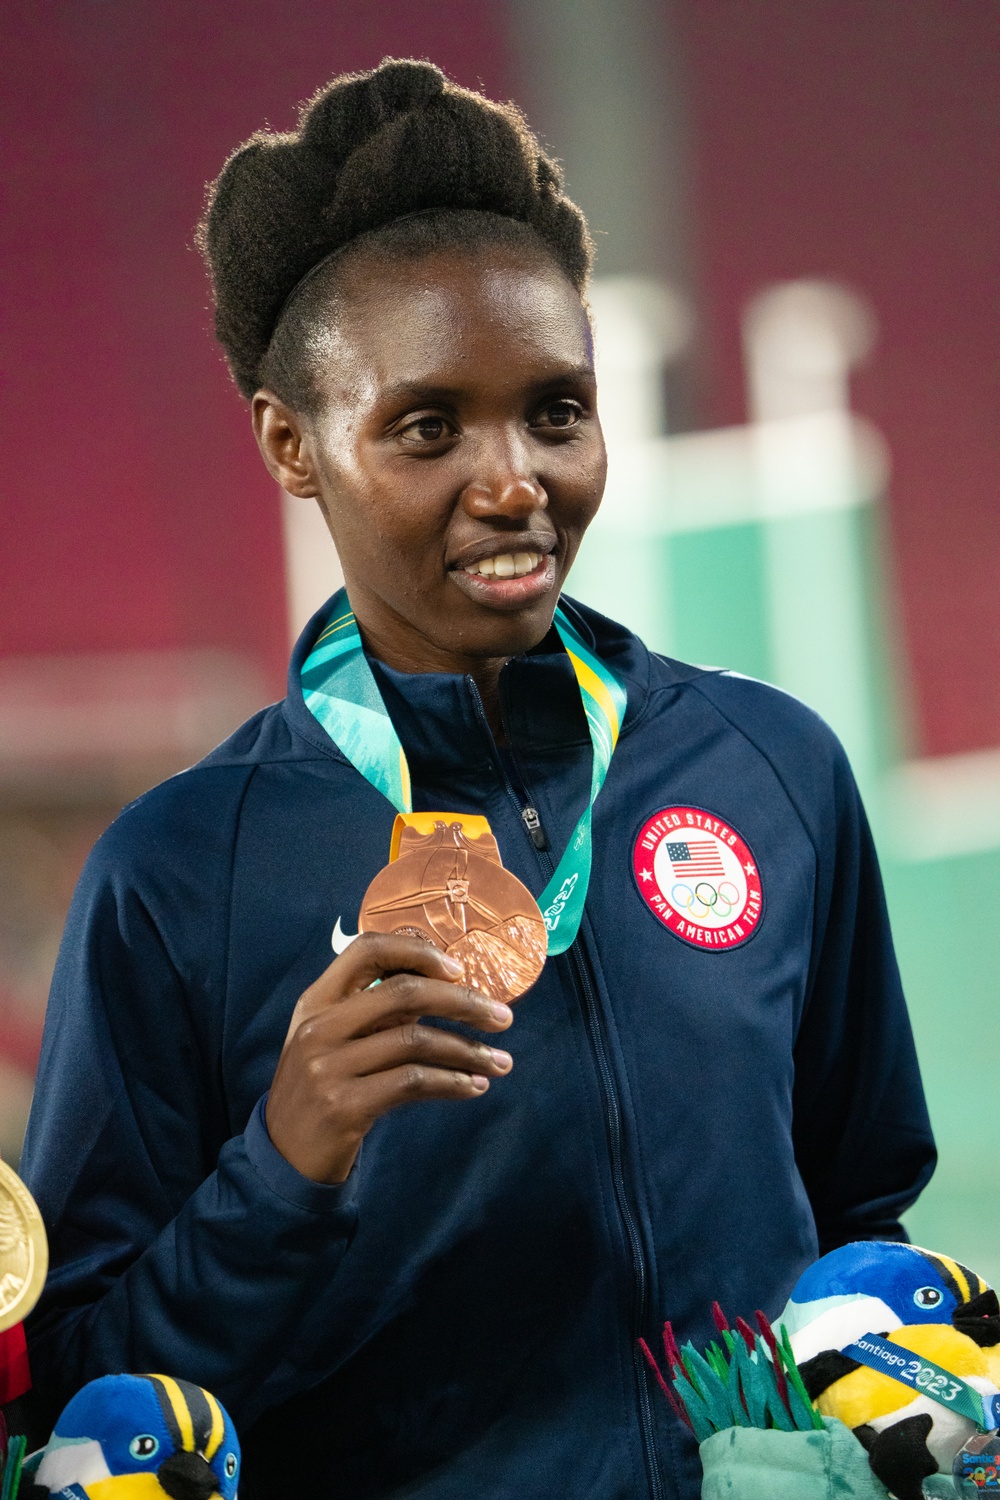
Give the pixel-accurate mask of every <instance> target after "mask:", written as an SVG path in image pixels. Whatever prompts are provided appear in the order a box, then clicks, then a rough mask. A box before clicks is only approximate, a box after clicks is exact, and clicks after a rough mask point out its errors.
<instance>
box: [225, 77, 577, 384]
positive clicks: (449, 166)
mask: <svg viewBox="0 0 1000 1500" xmlns="http://www.w3.org/2000/svg"><path fill="white" fill-rule="evenodd" d="M351 242H358V247H359V248H362V247H365V248H370V249H372V250H377V251H380V252H381V253H383V254H388V255H391V256H398V257H403V256H413V255H421V254H425V253H427V252H428V251H431V250H434V249H438V248H441V247H444V246H454V245H459V246H468V247H469V248H470V249H475V248H479V247H482V246H486V245H496V244H498V243H499V244H502V245H509V246H512V247H513V246H517V245H522V244H526V243H530V244H533V245H534V246H535V247H536V248H540V249H544V250H545V251H547V252H548V253H549V254H550V255H551V256H552V258H553V259H554V260H555V262H556V264H557V265H559V266H560V267H561V269H562V270H563V271H564V272H565V274H566V275H567V277H568V278H569V280H570V281H571V282H572V283H573V285H574V287H576V289H577V290H578V291H580V292H582V291H583V289H584V287H585V285H586V281H587V277H588V275H589V272H590V265H591V259H592V254H593V248H592V245H591V241H590V236H589V234H588V232H587V225H586V222H585V220H584V217H583V214H582V213H581V212H580V210H579V209H578V208H577V207H576V205H575V204H574V203H572V202H571V201H570V200H569V199H568V198H567V197H566V196H565V194H564V193H563V191H562V176H561V173H560V171H559V168H558V166H557V165H556V163H555V162H554V161H552V160H551V159H550V158H549V157H548V156H546V155H545V153H544V152H543V151H542V149H541V147H540V146H539V144H538V141H537V140H536V139H535V137H534V136H533V135H532V133H531V131H530V130H529V128H528V126H527V124H526V122H525V120H524V118H523V116H522V115H521V114H520V112H519V111H518V110H517V109H516V108H515V107H514V106H513V105H511V104H495V103H493V102H492V101H491V100H489V99H485V98H484V97H483V96H482V95H481V94H476V93H473V92H471V91H470V90H469V89H463V88H459V87H458V86H457V85H456V84H453V83H451V82H450V81H449V80H448V79H446V78H445V76H444V74H443V73H442V72H441V71H440V69H438V68H436V67H434V66H433V65H432V64H431V63H427V62H414V61H408V60H402V61H396V60H393V59H387V60H386V61H385V62H383V63H382V65H381V66H380V67H378V68H376V69H374V71H372V72H370V73H354V74H344V75H343V76H341V77H340V78H335V79H334V80H333V82H332V83H330V84H328V85H327V86H326V88H324V89H321V90H320V92H319V93H318V94H316V95H315V97H314V98H313V99H311V100H310V101H309V103H308V104H306V105H305V106H303V109H302V112H301V114H300V116H299V127H298V130H296V131H293V132H291V133H288V134H284V135H278V134H273V133H270V132H267V131H258V133H257V134H256V135H254V136H251V138H250V140H249V141H247V142H246V143H245V145H243V146H240V147H239V149H238V150H237V151H235V152H234V153H233V155H232V156H231V157H230V158H229V160H228V161H227V162H226V165H225V167H224V168H223V170H222V173H221V175H220V176H219V178H218V180H217V181H216V182H215V183H214V184H213V185H212V187H211V188H210V190H209V198H208V207H207V210H206V212H205V216H204V218H203V220H202V222H201V225H200V226H199V230H198V244H199V246H200V248H201V250H202V253H203V254H204V256H205V258H206V260H207V261H208V265H209V269H210V272H211V276H212V282H213V288H214V293H215V308H216V311H215V330H216V333H217V335H218V338H219V341H220V343H221V344H222V347H223V348H224V350H225V351H226V357H227V359H228V360H229V365H230V368H231V369H232V372H233V375H234V377H235V380H236V384H237V385H238V386H239V388H240V390H241V391H242V392H243V394H244V396H247V397H250V396H252V395H253V393H254V391H256V390H258V389H259V388H260V387H261V386H262V385H264V384H269V385H271V386H272V388H274V389H276V391H277V394H278V395H280V396H282V398H283V399H285V400H287V401H289V402H290V403H291V404H293V405H295V406H298V407H300V408H304V407H308V406H309V405H310V404H311V402H312V399H313V396H314V389H313V382H312V377H311V372H310V370H309V358H308V347H309V336H310V333H311V332H313V331H314V329H315V327H316V319H317V316H318V315H319V314H321V313H322V312H323V310H324V308H326V307H327V306H328V302H329V296H330V292H331V285H332V276H333V275H334V274H335V269H336V267H337V265H338V264H339V263H340V257H337V258H336V260H334V261H331V262H326V264H323V265H321V264H320V263H321V262H325V261H326V257H328V256H330V255H331V253H332V252H333V251H336V250H339V249H340V248H341V247H342V246H345V245H348V244H349V243H351ZM314 267H317V268H318V270H317V272H316V274H315V275H313V276H312V277H310V278H308V279H307V280H306V282H305V283H304V284H303V285H302V286H301V287H300V286H299V283H300V282H301V281H302V278H303V277H305V276H307V273H308V272H309V271H310V270H312V269H313V268H314ZM328 272H329V274H328ZM293 290H294V291H295V295H294V296H293V297H291V301H289V297H290V294H291V293H292V292H293ZM276 329H278V330H279V331H278V336H277V337H276Z"/></svg>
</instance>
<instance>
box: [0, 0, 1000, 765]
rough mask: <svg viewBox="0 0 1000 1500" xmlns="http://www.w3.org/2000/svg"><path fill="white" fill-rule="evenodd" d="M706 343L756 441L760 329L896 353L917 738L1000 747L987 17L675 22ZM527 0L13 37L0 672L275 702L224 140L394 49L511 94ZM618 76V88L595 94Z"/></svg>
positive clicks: (126, 19)
mask: <svg viewBox="0 0 1000 1500" xmlns="http://www.w3.org/2000/svg"><path fill="white" fill-rule="evenodd" d="M674 19H675V23H676V26H677V28H678V30H679V33H680V40H681V44H682V53H683V54H684V57H685V58H686V62H687V75H688V90H689V104H690V112H691V117H692V158H693V174H694V195H693V201H694V208H695V217H696V222H695V225H694V229H695V235H696V242H697V247H698V251H697V268H698V273H699V276H700V279H701V285H702V289H703V293H704V312H705V314H706V318H707V324H708V335H709V337H708V351H707V356H706V357H707V365H706V383H705V403H706V405H705V411H704V413H703V415H704V418H705V420H706V421H707V422H709V423H712V424H714V423H725V422H732V421H738V420H742V418H743V415H744V410H743V396H742V373H741V364H740V357H739V346H738V328H739V313H740V310H741V308H742V306H743V304H744V302H745V301H746V299H747V298H748V297H749V296H750V295H751V294H752V293H753V292H754V291H756V290H757V289H759V288H760V287H761V286H762V285H765V284H767V283H769V282H773V281H776V280H781V279H785V278H788V277H797V276H803V275H826V276H833V277H836V278H839V279H842V280H844V281H846V282H847V283H849V284H850V285H852V286H854V287H856V288H857V289H859V290H860V291H862V292H863V293H865V294H866V295H867V296H868V297H869V298H870V300H871V301H872V303H873V304H874V306H875V309H876V311H877V313H878V316H879V319H880V322H881V327H882V336H881V341H880V343H879V346H878V348H877V350H876V353H875V356H874V359H873V361H872V363H871V365H870V368H869V369H868V370H867V371H865V372H863V373H862V374H861V375H860V376H859V378H858V380H857V384H856V404H857V406H858V407H859V409H860V410H862V411H864V412H865V413H866V414H867V415H869V416H870V417H872V418H873V420H874V421H875V422H876V423H878V425H879V426H880V427H881V428H882V429H883V431H884V432H885V433H886V434H887V436H888V438H889V442H890V445H891V449H892V454H893V459H894V466H895V467H894V477H893V485H892V515H891V521H892V531H893V536H894V542H895V549H896V554H897V564H898V571H899V575H900V578H901V583H902V593H903V604H904V616H905V627H906V642H907V646H908V651H909V656H910V661H911V665H912V667H913V671H914V678H915V688H916V700H917V706H918V711H919V728H920V733H921V748H922V749H923V750H924V751H925V752H936V753H943V752H948V751H957V750H963V749H971V748H974V747H976V746H980V745H991V744H998V743H1000V673H998V670H997V663H998V658H1000V589H998V588H997V577H996V574H997V569H996V559H997V555H998V550H1000V539H998V538H1000V510H998V503H997V502H998V496H997V488H998V478H1000V438H998V435H997V405H998V403H997V395H998V390H997V385H998V379H997V375H998V368H1000V316H998V311H997V304H996V280H997V276H996V273H997V236H996V216H995V204H996V200H997V183H998V181H1000V170H998V169H1000V137H998V132H997V130H996V126H995V112H996V94H997V90H996V80H997V60H998V55H1000V7H998V6H997V5H996V4H995V3H993V0H806V3H803V0H766V3H762V0H676V3H675V5H674ZM508 24H509V23H508V20H507V17H506V15H505V13H504V10H503V7H502V6H497V5H487V4H485V3H482V0H438V3H437V4H436V5H434V6H423V5H419V4H418V3H417V0H396V3H394V4H392V5H389V4H387V3H377V4H376V3H371V4H368V5H364V6H360V5H356V4H349V3H347V0H322V3H321V0H215V3H214V4H212V5H210V6H206V5H204V4H200V3H196V0H59V3H56V0H36V3H34V4H30V5H25V6H17V7H13V8H11V9H10V10H9V11H8V12H7V14H6V15H5V21H4V32H5V38H4V39H5V43H6V48H5V63H6V66H5V88H4V91H3V101H2V106H0V109H2V115H0V118H2V121H3V128H4V140H5V148H4V152H3V153H2V157H0V173H2V179H3V190H4V205H3V218H2V228H0V245H2V252H3V255H4V259H5V280H6V287H7V292H6V295H5V298H4V303H3V310H2V326H0V350H2V354H0V360H2V366H0V377H2V381H3V391H2V401H0V424H2V426H0V433H2V442H3V453H4V458H5V463H4V474H3V494H2V500H0V526H2V543H0V652H3V653H5V654H8V655H16V654H24V653H33V652H71V651H76V650H104V649H113V648H116V647H129V648H143V647H150V648H151V647H161V646H180V647H184V646H201V645H213V646H230V647H237V648H242V649H243V650H245V651H247V652H248V653H249V654H250V655H251V656H253V657H254V658H255V659H256V660H257V662H258V663H259V664H260V665H261V666H262V667H263V669H264V672H265V675H266V680H267V682H268V684H269V688H270V690H271V691H272V692H273V693H275V694H277V693H279V692H280V691H281V684H282V681H283V674H284V666H285V615H284V599H283V587H282V564H281V551H280V534H279V513H278V507H277V505H276V503H275V496H274V493H273V487H272V486H271V484H270V481H269V480H268V479H267V478H266V476H265V474H264V471H263V469H262V467H261V466H260V463H259V460H258V458H257V455H256V452H255V450H254V447H253V444H252V440H251V438H250V435H249V429H248V425H247V418H246V413H245V410H244V408H243V405H242V403H241V402H240V400H239V399H238V397H237V396H236V393H235V390H234V389H233V388H232V386H231V385H230V384H229V382H228V378H227V376H226V374H225V371H224V369H223V366H222V363H221V358H220V356H219V355H218V354H217V352H216V350H215V346H214V344H213V341H212V338H211V334H210V318H209V311H208V295H207V288H206V283H205V279H204V275H203V272H202V268H201V265H200V262H199V259H198V257H197V255H196V253H195V252H194V250H193V249H192V248H191V234H192V229H193V225H194V223H195V221H196V219H197V217H198V214H199V212H200V208H201V198H202V185H203V183H204V182H205V181H206V180H207V179H208V178H209V177H211V176H213V175H214V174H215V173H216V172H217V171H218V169H219V166H220V165H221V163H222V161H223V159H224V157H225V155H226V154H227V152H228V151H229V150H230V149H231V148H232V146H233V145H235V144H236V143H237V142H238V141H239V140H241V139H242V138H243V137H244V136H246V135H247V134H248V133H249V132H250V131H251V130H253V129H254V128H256V127H257V126H259V125H260V124H261V123H262V122H264V121H267V122H268V123H270V124H272V125H274V126H275V127H278V128H284V127H286V126H287V125H289V124H291V123H292V121H293V119H294V109H293V105H294V103H295V101H297V100H300V99H302V98H304V97H305V96H307V95H308V94H309V93H310V92H311V91H312V90H313V89H314V88H316V87H317V86H318V85H319V84H320V83H321V82H323V81H324V80H325V79H326V78H328V77H329V76H330V75H331V74H332V73H333V72H334V71H336V70H338V69H344V68H360V67H369V66H371V65H373V64H374V63H376V62H378V60H379V59H380V58H381V56H382V55H383V54H384V53H387V52H393V53H396V54H408V53H412V54H416V55H424V56H430V57H432V58H433V59H434V60H436V61H437V62H439V63H440V64H441V65H442V66H443V67H445V68H446V69H447V70H448V71H449V72H451V73H452V74H453V75H454V76H455V77H456V78H458V79H459V80H460V81H462V82H465V83H470V84H478V83H481V84H482V85H483V86H484V87H485V88H486V90H487V91H489V92H493V93H496V94H499V95H501V96H507V95H509V94H510V93H514V92H516V80H514V79H513V76H512V71H511V66H510V63H509V61H508V58H507V52H506V45H505V43H506V37H505V32H506V28H507V25H508ZM595 86H597V81H595Z"/></svg>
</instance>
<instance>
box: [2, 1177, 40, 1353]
mask: <svg viewBox="0 0 1000 1500" xmlns="http://www.w3.org/2000/svg"><path fill="white" fill-rule="evenodd" d="M48 1269H49V1244H48V1240H47V1239H46V1238H45V1225H44V1224H43V1223H42V1216H41V1214H40V1213H39V1212H38V1205H37V1203H36V1202H35V1200H34V1198H33V1197H32V1196H31V1194H30V1193H29V1192H28V1189H27V1188H26V1187H25V1185H24V1183H23V1182H22V1181H21V1179H20V1177H18V1175H17V1173H16V1172H15V1171H13V1170H12V1169H11V1168H10V1167H8V1166H7V1164H6V1162H2V1161H0V1333H3V1332H4V1331H5V1330H6V1329H8V1328H13V1326H14V1324H15V1323H20V1322H22V1321H23V1320H24V1319H25V1318H26V1317H27V1316H28V1314H29V1313H30V1311H31V1309H32V1308H33V1307H34V1305H35V1303H36V1302H37V1301H38V1299H39V1297H40V1296H41V1294H42V1287H43V1286H44V1285H45V1276H46V1272H47V1271H48Z"/></svg>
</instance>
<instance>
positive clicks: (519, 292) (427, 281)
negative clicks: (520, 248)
mask: <svg viewBox="0 0 1000 1500" xmlns="http://www.w3.org/2000/svg"><path fill="white" fill-rule="evenodd" d="M330 318H331V327H330V330H329V331H330V335H331V337H330V340H329V345H328V348H329V360H328V361H326V360H324V363H326V364H327V367H328V370H329V374H330V376H331V377H332V379H333V383H334V384H339V381H338V380H337V374H338V373H341V374H343V375H349V374H353V375H354V376H360V375H362V374H363V375H364V377H365V379H366V383H367V382H373V383H374V385H375V386H376V387H381V386H388V385H390V384H392V385H395V384H397V383H398V382H400V381H407V382H410V381H412V382H421V381H424V382H433V383H445V384H447V383H451V382H453V381H461V382H462V383H463V384H464V383H465V382H468V381H472V382H475V380H476V377H477V373H478V374H481V376H482V377H483V378H484V379H487V380H490V381H493V382H495V381H496V380H497V379H498V378H500V376H501V374H502V375H503V378H504V383H506V381H507V380H510V381H513V382H519V381H521V380H525V379H527V380H538V379H544V378H545V376H546V374H547V373H550V372H551V373H552V374H555V373H556V372H558V371H559V370H563V369H566V368H567V367H572V368H579V367H581V366H587V367H589V366H591V365H592V362H593V354H592V348H591V338H590V327H589V323H588V319H587V315H586V312H585V309H584V307H583V303H582V302H581V300H580V296H579V294H578V293H577V291H576V290H575V288H574V287H573V285H572V283H571V282H570V281H569V280H568V279H567V277H566V276H565V275H564V274H563V273H562V271H560V270H559V268H558V267H557V266H556V265H555V264H554V263H553V262H552V261H550V260H549V259H548V257H547V256H544V255H541V254H539V255H534V254H523V255H521V254H516V253H507V252H505V253H499V254H491V253H489V252H482V251H479V252H474V253H468V252H462V251H439V252H435V253H433V254H429V255H425V256H422V257H420V258H419V259H413V260H394V261H387V260H385V259H384V258H381V257H375V256H363V257H359V258H358V260H357V261H355V262H351V263H349V264H348V265H347V266H345V267H344V268H343V272H342V274H341V276H339V277H338V295H337V297H336V300H335V303H334V305H333V306H331V308H330Z"/></svg>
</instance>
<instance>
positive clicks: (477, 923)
mask: <svg viewBox="0 0 1000 1500" xmlns="http://www.w3.org/2000/svg"><path fill="white" fill-rule="evenodd" d="M358 929H359V931H361V932H398V933H409V934H412V935H413V936H414V937H422V938H425V939H426V940H427V941H428V942H430V943H433V944H434V946H435V947H436V948H440V949H442V951H443V952H445V953H448V954H450V955H451V957H452V958H457V959H458V960H459V962H460V963H461V965H462V968H463V970H464V973H463V979H464V982H465V983H466V984H467V985H469V987H470V988H471V989H476V990H481V991H482V993H483V994H485V995H489V996H490V997H491V999H494V1000H506V1001H510V1000H516V999H517V997H518V996H519V995H523V994H524V992H525V990H527V989H530V988H531V986H532V985H533V984H534V982H535V980H536V979H537V978H538V976H539V974H540V973H541V972H542V968H543V966H544V964H545V953H546V934H545V923H544V922H543V921H542V914H541V912H540V911H539V909H538V903H537V902H536V900H535V898H534V896H532V894H531V892H530V891H529V890H528V888H527V886H525V885H522V884H521V882H520V880H518V878H517V876H516V875H512V874H511V873H510V871H509V870H505V869H504V867H503V865H502V863H501V861H500V850H499V849H498V848H497V841H496V839H495V838H494V837H493V834H492V833H491V831H490V825H489V823H488V822H487V821H486V819H485V818H481V817H471V816H468V815H466V814H462V813H402V814H400V815H399V816H398V817H397V819H396V823H395V826H394V828H393V832H392V846H391V849H390V854H389V863H388V864H387V865H386V867H385V869H384V870H380V871H379V873H378V874H377V875H376V876H375V879H374V880H373V881H372V883H371V885H370V886H369V887H368V889H367V891H366V892H365V897H364V900H363V901H362V903H361V915H360V918H359V921H358Z"/></svg>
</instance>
